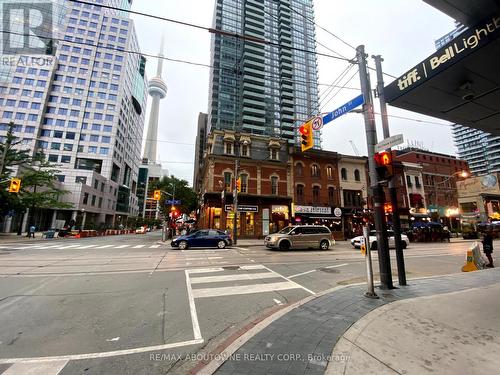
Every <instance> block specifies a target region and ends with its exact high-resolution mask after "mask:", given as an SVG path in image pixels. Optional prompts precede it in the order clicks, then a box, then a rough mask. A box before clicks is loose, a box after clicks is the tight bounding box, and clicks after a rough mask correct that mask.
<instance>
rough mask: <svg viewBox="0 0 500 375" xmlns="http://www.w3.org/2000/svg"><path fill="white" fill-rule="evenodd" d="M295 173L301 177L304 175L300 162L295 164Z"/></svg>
mask: <svg viewBox="0 0 500 375" xmlns="http://www.w3.org/2000/svg"><path fill="white" fill-rule="evenodd" d="M295 175H296V176H297V177H302V176H304V166H303V165H302V163H297V164H296V165H295Z"/></svg>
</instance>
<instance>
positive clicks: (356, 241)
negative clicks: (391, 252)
mask: <svg viewBox="0 0 500 375" xmlns="http://www.w3.org/2000/svg"><path fill="white" fill-rule="evenodd" d="M387 235H388V237H389V248H391V247H395V246H396V242H395V239H394V232H393V231H392V230H388V231H387ZM362 240H363V236H358V237H354V238H353V239H352V240H351V245H352V247H354V248H355V249H359V248H360V247H361V241H362ZM401 241H402V242H403V249H406V248H407V247H408V245H410V240H409V239H408V236H407V235H406V234H401ZM370 249H371V250H377V232H375V231H374V230H372V231H370Z"/></svg>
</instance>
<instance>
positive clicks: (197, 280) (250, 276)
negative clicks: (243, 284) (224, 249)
mask: <svg viewBox="0 0 500 375" xmlns="http://www.w3.org/2000/svg"><path fill="white" fill-rule="evenodd" d="M276 277H278V276H276V275H273V274H272V273H269V272H265V273H245V274H242V275H225V276H223V275H221V276H201V277H192V278H191V284H201V283H216V282H220V281H236V280H256V279H272V278H276Z"/></svg>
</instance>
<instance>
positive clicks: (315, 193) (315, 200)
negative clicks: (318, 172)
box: [313, 186, 319, 204]
mask: <svg viewBox="0 0 500 375" xmlns="http://www.w3.org/2000/svg"><path fill="white" fill-rule="evenodd" d="M313 204H319V186H313Z"/></svg>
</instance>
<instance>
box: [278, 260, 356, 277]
mask: <svg viewBox="0 0 500 375" xmlns="http://www.w3.org/2000/svg"><path fill="white" fill-rule="evenodd" d="M348 264H349V263H342V264H336V265H334V266H327V267H323V268H337V267H343V266H347V265H348ZM316 271H318V269H314V270H310V271H306V272H301V273H297V274H295V275H292V276H288V278H289V279H291V278H293V277H298V276H303V275H307V274H310V273H313V272H316Z"/></svg>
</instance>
